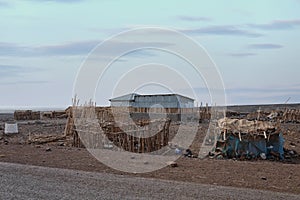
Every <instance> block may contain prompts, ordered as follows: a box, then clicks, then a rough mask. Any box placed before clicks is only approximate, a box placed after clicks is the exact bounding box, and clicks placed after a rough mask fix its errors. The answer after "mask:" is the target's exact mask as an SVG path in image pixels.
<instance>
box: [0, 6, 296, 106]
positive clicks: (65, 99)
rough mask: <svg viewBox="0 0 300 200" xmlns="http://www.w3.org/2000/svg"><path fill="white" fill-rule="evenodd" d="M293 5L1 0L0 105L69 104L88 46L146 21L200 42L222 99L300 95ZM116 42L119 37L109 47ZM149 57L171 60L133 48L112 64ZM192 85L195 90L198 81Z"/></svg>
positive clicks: (264, 100) (104, 100)
mask: <svg viewBox="0 0 300 200" xmlns="http://www.w3.org/2000/svg"><path fill="white" fill-rule="evenodd" d="M299 11H300V1H299V0H286V1H279V0H265V1H258V0H251V1H240V0H235V1H234V0H231V1H229V0H227V1H225V0H211V1H199V0H190V1H177V2H176V1H174V0H170V1H168V0H166V1H155V0H152V1H147V2H146V1H138V0H137V1H134V0H128V1H125V0H99V1H98V0H19V1H18V0H0V25H1V31H0V91H1V95H0V96H1V98H0V107H24V106H29V107H33V106H51V107H66V106H68V105H70V104H71V100H72V96H73V95H74V94H73V85H74V82H75V79H76V77H77V73H78V71H79V69H80V66H81V65H82V63H83V62H84V61H85V60H86V58H87V57H88V55H89V52H90V51H91V50H92V49H94V48H95V46H96V45H98V44H99V43H100V42H102V41H104V40H106V39H107V38H110V37H112V36H113V35H116V34H118V33H119V32H121V31H126V30H130V29H132V28H138V27H147V26H155V27H164V28H170V29H174V30H177V31H179V32H181V33H183V34H186V35H187V36H189V37H191V38H192V39H193V40H195V41H196V42H197V43H198V44H200V45H201V46H202V47H203V48H205V50H206V51H207V52H208V54H209V55H210V57H211V59H212V60H213V61H214V63H215V64H216V66H217V67H218V69H219V72H220V74H221V76H222V79H223V82H224V86H225V89H226V95H227V103H228V104H265V103H284V102H285V101H286V100H287V99H288V98H291V99H290V102H300V79H299V77H298V76H299V75H300V60H299V52H300V39H299V35H300V12H299ZM174 42H175V41H174ZM120 45H126V43H125V44H124V43H122V44H118V45H116V46H115V47H114V48H122V46H120ZM167 45H172V44H167ZM108 51H109V52H110V51H114V49H108ZM109 52H108V53H109ZM155 56H156V57H159V59H164V60H168V59H170V60H173V61H174V59H172V58H171V57H170V56H169V55H165V56H164V54H162V53H160V54H158V53H157V52H151V51H144V52H136V53H135V54H134V55H129V56H128V57H127V58H121V59H120V60H119V64H116V65H115V68H114V69H115V70H116V72H119V73H120V72H121V71H122V70H118V68H117V67H119V68H122V63H123V65H124V66H125V65H126V63H127V65H128V60H130V59H131V60H132V59H133V60H139V61H141V60H143V59H145V58H147V59H148V60H147V62H149V58H151V59H153V57H155ZM151 59H150V61H151ZM145 62H146V60H145ZM139 63H141V62H139ZM176 63H177V65H178V66H177V67H181V68H184V64H182V65H181V63H180V61H178V62H176ZM173 64H174V63H173ZM120 75H122V74H120ZM199 82H202V81H201V80H199ZM100 88H101V87H100ZM104 88H105V87H104ZM152 89H153V88H152ZM181 89H182V88H181ZM194 90H195V91H196V92H197V95H199V96H201V95H202V94H201V93H202V92H203V91H204V90H205V88H202V87H199V88H194ZM98 92H99V93H102V92H103V94H106V95H102V96H101V95H100V96H101V98H102V99H99V100H97V103H98V104H102V105H105V104H108V101H107V99H108V98H111V97H112V95H111V93H109V92H107V91H106V92H105V91H98ZM129 92H132V91H129ZM183 93H184V92H183ZM203 96H204V94H203ZM203 99H205V98H203ZM198 101H199V102H200V101H201V100H199V99H198ZM208 101H209V100H208Z"/></svg>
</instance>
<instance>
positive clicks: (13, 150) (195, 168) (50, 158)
mask: <svg viewBox="0 0 300 200" xmlns="http://www.w3.org/2000/svg"><path fill="white" fill-rule="evenodd" d="M11 117H12V116H11V115H4V114H1V120H0V121H1V122H0V162H12V163H21V164H30V165H38V166H48V167H56V168H67V169H77V170H83V171H93V172H104V173H114V174H126V173H124V172H119V171H116V170H113V169H111V168H109V167H107V166H105V165H104V164H102V163H100V162H99V161H97V160H96V159H95V158H94V157H93V156H91V154H89V152H88V151H87V150H85V149H82V148H72V147H66V146H64V144H63V142H61V141H57V142H55V143H50V144H43V145H38V144H28V137H29V133H30V134H34V135H38V134H40V135H43V134H54V135H55V134H56V135H62V134H63V131H64V124H65V119H60V120H42V121H40V120H39V121H23V122H20V123H19V130H20V133H19V134H16V135H12V136H5V135H3V134H2V132H3V127H4V122H5V121H9V120H11ZM206 130H207V124H202V125H201V127H200V129H199V131H198V134H197V136H196V138H195V141H194V143H193V145H192V146H191V150H192V151H193V152H196V153H197V152H198V151H199V148H200V145H201V142H199V141H201V140H202V139H203V136H204V135H205V133H206ZM282 131H283V133H284V138H285V141H286V142H285V148H287V149H290V150H293V151H295V152H300V124H282ZM177 163H178V167H175V168H172V167H165V168H163V169H160V170H158V171H154V172H151V173H146V174H130V176H141V177H152V178H157V179H167V180H177V181H186V182H195V183H205V184H213V185H222V186H234V187H242V188H254V189H263V190H271V191H278V192H290V193H295V194H300V164H299V162H298V159H295V160H285V161H268V160H252V161H236V160H232V159H222V160H217V159H210V158H206V159H203V160H200V159H198V158H184V157H182V158H180V159H179V160H178V161H177Z"/></svg>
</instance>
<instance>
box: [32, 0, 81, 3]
mask: <svg viewBox="0 0 300 200" xmlns="http://www.w3.org/2000/svg"><path fill="white" fill-rule="evenodd" d="M28 1H35V2H39V3H43V2H55V3H77V2H81V1H84V0H28Z"/></svg>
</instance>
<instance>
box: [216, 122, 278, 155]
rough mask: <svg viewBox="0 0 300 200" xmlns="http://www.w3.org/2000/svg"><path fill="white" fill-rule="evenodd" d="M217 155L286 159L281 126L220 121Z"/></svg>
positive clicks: (265, 123) (270, 123) (268, 123)
mask: <svg viewBox="0 0 300 200" xmlns="http://www.w3.org/2000/svg"><path fill="white" fill-rule="evenodd" d="M218 129H219V133H220V136H219V140H218V142H217V143H216V148H215V153H216V155H222V156H223V157H227V158H240V159H252V158H257V157H261V158H263V159H268V158H274V157H276V158H279V159H283V158H284V150H283V145H284V138H283V135H282V133H281V130H280V127H279V125H277V124H275V123H272V122H267V121H249V120H245V119H229V118H223V119H220V120H219V121H218Z"/></svg>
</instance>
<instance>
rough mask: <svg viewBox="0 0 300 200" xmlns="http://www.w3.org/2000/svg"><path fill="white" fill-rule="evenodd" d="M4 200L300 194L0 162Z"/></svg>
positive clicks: (279, 196) (283, 196)
mask: <svg viewBox="0 0 300 200" xmlns="http://www.w3.org/2000/svg"><path fill="white" fill-rule="evenodd" d="M0 177H1V182H0V198H1V199H299V198H300V196H297V195H292V194H284V193H274V192H268V191H260V190H250V189H238V188H233V187H221V186H213V185H204V184H196V183H185V182H178V181H166V180H159V179H149V178H139V177H129V176H126V175H114V174H108V173H95V172H83V171H78V170H68V169H58V168H48V167H37V166H31V165H20V164H11V163H0Z"/></svg>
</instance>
